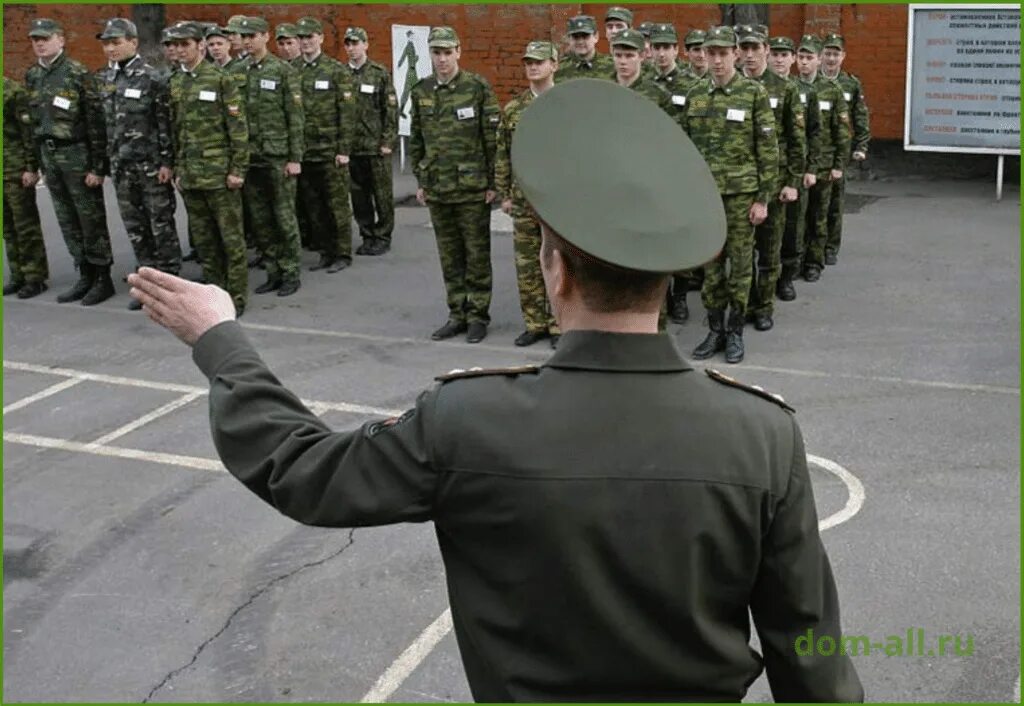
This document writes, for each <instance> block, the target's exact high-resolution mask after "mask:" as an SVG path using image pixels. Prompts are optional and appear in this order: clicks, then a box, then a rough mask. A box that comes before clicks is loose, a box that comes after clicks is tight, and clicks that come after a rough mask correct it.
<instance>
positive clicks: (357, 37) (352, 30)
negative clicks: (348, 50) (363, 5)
mask: <svg viewBox="0 0 1024 706" xmlns="http://www.w3.org/2000/svg"><path fill="white" fill-rule="evenodd" d="M345 39H346V40H354V41H357V42H368V41H369V38H368V37H367V34H366V30H365V29H363V28H362V27H349V28H348V29H346V30H345Z"/></svg>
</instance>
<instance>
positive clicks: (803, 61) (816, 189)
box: [796, 34, 850, 282]
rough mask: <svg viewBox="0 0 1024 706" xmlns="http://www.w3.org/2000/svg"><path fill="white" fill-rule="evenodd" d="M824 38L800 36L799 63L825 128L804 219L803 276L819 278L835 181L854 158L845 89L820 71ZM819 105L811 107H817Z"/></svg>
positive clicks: (811, 280) (801, 73) (801, 77)
mask: <svg viewBox="0 0 1024 706" xmlns="http://www.w3.org/2000/svg"><path fill="white" fill-rule="evenodd" d="M820 55H821V40H820V39H818V38H817V37H816V36H814V35H812V34H806V35H804V36H803V38H802V39H801V40H800V47H799V49H798V51H797V57H796V63H797V68H798V69H799V71H800V82H801V84H803V85H807V84H810V85H811V86H812V87H813V88H814V94H815V96H816V98H817V100H816V107H817V108H818V112H819V114H820V119H821V129H820V130H819V132H818V138H819V143H818V144H819V152H818V159H817V160H816V163H815V164H814V168H815V172H814V179H813V180H805V182H804V184H805V186H808V181H813V184H810V185H809V186H808V188H809V191H808V194H807V215H806V217H805V220H804V226H805V228H804V238H803V242H804V259H803V278H804V279H805V280H806V281H808V282H817V281H818V279H819V278H820V277H821V270H822V268H823V267H824V264H825V240H826V238H827V237H828V206H829V200H830V198H831V196H832V183H833V182H834V181H837V180H839V179H842V178H843V171H844V170H845V169H846V164H847V162H848V161H849V159H850V112H849V108H848V107H847V105H846V99H845V98H843V90H842V88H840V87H839V84H838V83H836V82H835V81H832V80H830V79H827V78H825V77H824V76H822V75H821V73H819V71H818V67H819V64H820V60H821V59H820ZM814 108H815V105H811V106H810V107H809V108H808V110H809V111H813V110H814Z"/></svg>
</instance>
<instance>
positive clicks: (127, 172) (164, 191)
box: [114, 164, 181, 274]
mask: <svg viewBox="0 0 1024 706" xmlns="http://www.w3.org/2000/svg"><path fill="white" fill-rule="evenodd" d="M114 188H115V189H116V191H117V204H118V206H119V207H120V209H121V220H123V221H124V227H125V230H126V231H128V240H129V241H131V244H132V249H133V250H134V251H135V259H136V260H137V261H138V263H139V265H140V266H141V267H154V268H156V269H158V270H162V271H164V272H170V273H171V274H178V272H180V271H181V242H180V241H179V240H178V227H177V224H176V223H175V221H174V209H175V207H176V206H177V202H176V201H175V199H174V187H173V186H172V185H171V184H170V183H167V184H161V183H160V182H159V181H157V175H156V169H155V168H153V169H149V170H147V169H146V168H145V166H144V165H139V164H135V165H130V166H124V167H121V168H119V169H118V171H117V173H116V174H115V175H114Z"/></svg>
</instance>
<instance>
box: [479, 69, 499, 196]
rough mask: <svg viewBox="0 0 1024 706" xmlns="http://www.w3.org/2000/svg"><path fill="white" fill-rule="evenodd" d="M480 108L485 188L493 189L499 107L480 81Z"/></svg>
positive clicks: (490, 89) (485, 83)
mask: <svg viewBox="0 0 1024 706" xmlns="http://www.w3.org/2000/svg"><path fill="white" fill-rule="evenodd" d="M481 81H482V88H483V91H482V100H481V106H480V123H481V124H480V129H481V131H482V132H483V135H482V137H483V147H484V159H485V160H486V163H487V188H488V189H491V190H493V189H494V159H495V154H496V153H497V151H498V123H499V122H501V106H500V105H499V104H498V97H497V96H496V95H495V94H494V89H492V88H491V85H490V84H489V83H487V81H484V80H482V79H481Z"/></svg>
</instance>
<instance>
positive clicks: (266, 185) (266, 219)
mask: <svg viewBox="0 0 1024 706" xmlns="http://www.w3.org/2000/svg"><path fill="white" fill-rule="evenodd" d="M264 159H265V161H263V162H261V163H259V164H251V165H249V172H248V174H247V175H246V177H245V186H244V187H242V203H243V206H244V208H245V210H246V211H247V212H248V223H249V227H251V228H252V238H253V243H254V244H255V246H256V250H257V251H258V252H259V253H260V254H261V255H262V256H263V269H265V270H266V271H267V277H269V278H271V279H278V278H279V279H281V280H283V281H286V282H294V281H297V280H298V279H299V258H300V257H301V255H302V244H301V239H300V237H299V222H298V219H297V217H296V215H295V200H296V198H297V196H296V195H297V193H298V179H297V178H296V177H293V176H287V175H285V173H284V166H285V160H284V158H283V157H278V158H276V159H274V160H273V161H270V159H268V158H264ZM268 162H269V163H268ZM339 171H343V170H339ZM350 237H351V235H350Z"/></svg>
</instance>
